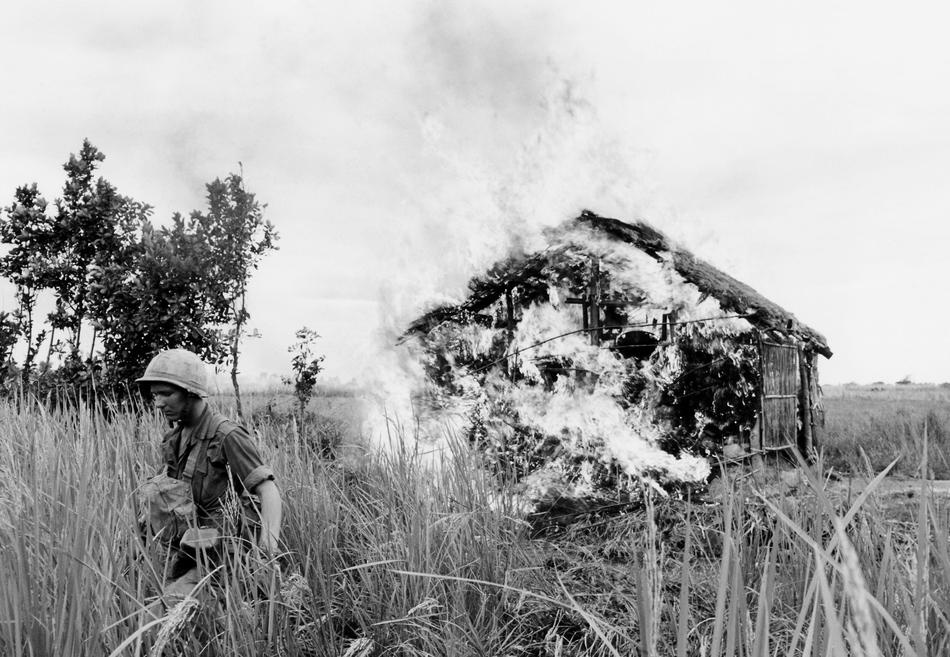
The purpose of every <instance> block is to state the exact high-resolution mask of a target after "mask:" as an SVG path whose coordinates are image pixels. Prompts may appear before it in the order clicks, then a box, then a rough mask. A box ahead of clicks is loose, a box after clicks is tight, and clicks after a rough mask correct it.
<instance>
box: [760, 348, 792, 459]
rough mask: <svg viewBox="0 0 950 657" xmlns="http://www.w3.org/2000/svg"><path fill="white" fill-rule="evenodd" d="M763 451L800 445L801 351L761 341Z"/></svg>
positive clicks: (761, 432) (761, 434) (761, 435)
mask: <svg viewBox="0 0 950 657" xmlns="http://www.w3.org/2000/svg"><path fill="white" fill-rule="evenodd" d="M760 356H761V360H760V363H761V368H762V370H761V374H762V417H761V418H760V426H761V431H760V438H761V441H762V445H761V448H762V449H779V448H783V447H791V446H797V445H798V422H799V410H798V403H799V392H800V390H801V376H800V373H799V363H798V359H799V350H798V347H797V346H794V345H785V344H778V343H775V342H766V341H764V340H763V341H762V342H761V343H760Z"/></svg>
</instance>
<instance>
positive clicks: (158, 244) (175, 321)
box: [94, 214, 229, 388]
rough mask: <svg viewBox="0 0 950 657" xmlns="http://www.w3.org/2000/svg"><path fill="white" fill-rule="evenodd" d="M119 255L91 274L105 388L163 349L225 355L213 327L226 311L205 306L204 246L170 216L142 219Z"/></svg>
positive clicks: (136, 372)
mask: <svg viewBox="0 0 950 657" xmlns="http://www.w3.org/2000/svg"><path fill="white" fill-rule="evenodd" d="M128 249H129V252H130V253H129V254H128V255H127V256H126V257H125V258H123V260H124V261H125V262H128V263H130V264H129V265H122V264H119V262H114V263H111V264H110V265H109V266H107V267H104V268H102V269H100V270H99V271H97V272H96V277H95V280H96V283H95V290H94V291H95V294H94V299H95V304H94V312H95V315H96V318H97V319H96V322H97V324H96V325H97V327H98V328H99V332H100V334H101V336H102V346H103V359H104V361H105V366H106V372H107V379H108V381H107V382H108V383H109V384H110V385H112V386H113V387H119V388H121V387H122V386H123V385H126V384H127V383H128V381H131V380H133V379H134V378H136V377H138V376H140V375H141V372H142V370H143V369H144V367H145V365H146V364H147V363H148V361H149V359H150V358H151V357H152V356H154V355H155V353H156V352H158V351H160V350H162V349H170V348H175V347H183V348H185V349H190V350H191V351H194V352H195V353H197V354H198V355H199V356H201V357H202V358H203V359H205V360H206V361H209V362H221V361H223V360H224V359H225V358H226V357H227V354H228V347H227V344H226V343H225V342H224V341H223V340H222V338H221V332H220V330H219V329H218V327H219V326H220V325H222V324H224V323H226V322H227V321H228V318H229V316H228V314H227V312H226V311H227V308H226V307H223V306H221V304H215V303H213V302H212V300H213V298H214V295H215V294H216V290H217V281H214V280H213V279H212V278H211V277H210V276H209V270H208V267H207V263H208V261H209V257H210V254H209V247H208V245H207V244H206V243H205V242H204V241H202V240H201V239H199V238H198V236H197V235H196V234H195V233H194V231H193V230H191V229H190V228H189V222H188V220H186V219H184V218H183V217H182V216H181V215H178V214H176V215H175V216H174V217H173V218H172V223H171V225H170V226H168V227H163V228H158V229H156V228H154V227H153V226H152V224H151V223H150V222H146V223H145V224H144V225H143V226H142V229H141V235H140V238H139V239H138V240H137V241H136V242H134V243H132V244H130V245H129V246H128Z"/></svg>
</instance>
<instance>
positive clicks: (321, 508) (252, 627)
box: [0, 389, 950, 657]
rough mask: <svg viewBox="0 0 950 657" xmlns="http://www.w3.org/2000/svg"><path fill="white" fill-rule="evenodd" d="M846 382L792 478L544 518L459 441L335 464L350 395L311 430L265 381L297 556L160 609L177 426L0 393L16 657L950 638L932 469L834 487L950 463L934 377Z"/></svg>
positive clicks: (765, 651) (671, 649)
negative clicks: (327, 455) (884, 472)
mask: <svg viewBox="0 0 950 657" xmlns="http://www.w3.org/2000/svg"><path fill="white" fill-rule="evenodd" d="M852 392H855V391H853V390H847V389H844V390H842V391H841V393H840V394H838V393H837V392H836V391H829V394H828V395H827V398H826V404H827V420H826V429H827V438H826V440H825V457H824V460H825V465H824V466H821V465H820V466H819V469H817V470H814V471H812V470H809V471H807V476H806V477H805V480H804V482H803V483H801V484H800V485H797V486H794V487H788V486H784V485H780V482H779V481H778V480H776V479H773V478H770V477H768V476H764V477H763V476H759V477H751V476H746V474H745V473H743V472H734V473H733V474H732V475H731V476H730V477H728V478H727V479H726V480H724V481H723V482H721V483H720V484H719V485H718V486H716V487H715V488H714V489H711V491H715V492H706V493H704V494H703V493H701V492H698V493H697V496H696V497H694V498H691V499H690V500H689V501H687V500H682V499H673V498H664V497H659V496H656V497H654V498H652V499H648V500H646V501H645V504H644V505H643V506H642V507H640V508H635V509H629V510H628V511H627V512H625V513H620V514H614V515H610V516H598V515H590V516H587V517H584V518H581V519H579V520H578V522H577V523H575V524H573V525H569V526H558V527H552V528H548V529H547V530H543V531H542V530H540V529H539V528H538V527H537V526H535V527H532V526H530V525H529V523H528V522H527V519H526V518H525V517H524V516H523V515H522V513H521V512H519V511H518V505H517V500H515V499H513V498H512V496H511V495H510V494H509V493H508V492H507V491H506V489H505V488H504V487H500V486H499V485H498V483H497V482H495V481H493V480H491V479H490V478H488V477H487V476H486V475H485V474H484V472H483V471H482V470H481V469H480V468H479V467H478V458H477V455H475V454H471V453H470V452H469V451H468V450H467V449H466V447H465V446H463V445H458V444H453V443H451V441H449V444H450V450H451V452H452V453H453V458H452V459H451V460H450V461H449V462H448V464H447V465H446V466H444V467H434V466H433V461H432V459H431V458H426V459H423V458H421V455H420V454H419V453H418V451H417V450H416V449H414V447H413V445H414V443H412V441H409V440H407V441H406V444H404V445H403V448H402V449H395V450H392V451H390V452H388V453H386V454H378V453H375V454H374V453H366V454H365V455H364V456H363V457H361V458H349V459H345V460H342V461H341V460H337V461H328V460H325V459H322V458H320V456H319V454H318V452H317V450H316V449H315V445H319V444H320V443H321V440H322V438H321V437H320V436H319V435H316V434H317V433H319V432H320V431H324V430H329V431H334V432H336V431H353V430H354V427H356V426H358V422H357V421H356V418H355V417H354V411H353V406H352V404H353V402H352V401H340V400H339V399H336V400H326V399H322V400H317V401H316V402H315V403H314V405H313V407H312V409H311V410H312V412H313V414H314V415H313V417H314V418H315V419H319V418H323V419H322V420H319V423H316V424H314V425H313V426H311V427H309V428H308V427H306V426H305V427H300V426H299V425H298V423H296V422H294V421H292V419H291V416H290V415H289V414H287V413H284V412H283V411H281V410H280V409H277V408H275V407H274V406H273V405H272V406H271V407H270V409H269V410H268V404H267V399H265V398H263V397H262V398H261V399H260V400H255V403H254V404H252V405H251V406H250V407H249V408H250V412H249V415H250V416H251V417H252V421H253V424H254V425H255V427H256V428H257V429H258V432H259V435H260V438H261V443H262V445H263V450H264V452H265V456H266V458H268V459H269V460H270V461H271V462H272V464H273V466H274V468H275V470H276V471H277V473H278V475H279V478H280V482H281V487H282V491H283V495H284V498H285V502H286V516H285V519H286V522H285V530H284V540H285V547H286V552H285V554H284V555H283V557H282V558H281V560H280V563H279V564H275V563H272V562H268V561H266V560H264V559H262V558H260V557H259V556H255V555H250V556H249V557H248V562H247V563H246V564H244V567H242V568H240V569H236V568H235V569H231V570H230V571H228V573H227V574H224V575H222V574H220V573H219V574H218V575H217V577H216V578H214V579H213V580H209V581H208V582H207V583H206V584H205V585H203V586H202V587H201V589H200V590H199V591H198V592H197V594H196V598H195V600H190V599H186V601H185V602H183V603H182V604H181V605H179V606H178V607H175V608H173V609H171V610H170V611H169V612H168V613H167V614H166V613H165V611H164V610H158V609H149V607H148V602H149V601H150V600H153V599H154V596H155V594H156V592H157V590H158V587H159V585H160V580H161V562H160V561H156V559H155V554H154V551H152V550H150V549H149V548H148V547H147V546H145V545H144V544H143V543H142V541H141V539H140V537H139V535H138V531H137V526H136V518H137V515H138V512H139V510H138V507H137V502H136V495H135V489H136V486H137V485H138V483H139V482H141V481H142V480H143V479H144V478H145V477H146V476H147V475H149V474H151V473H152V472H153V471H154V469H155V464H156V463H157V462H158V453H157V439H156V437H157V436H158V435H159V433H160V430H161V427H160V426H158V424H157V423H156V422H155V421H154V420H153V419H152V418H151V417H150V416H146V417H144V418H136V417H133V416H129V415H119V416H117V417H114V418H112V419H111V420H110V421H106V420H105V419H104V418H103V417H102V416H101V415H99V414H98V413H96V412H95V411H93V410H91V409H85V410H82V411H75V412H63V413H52V412H48V411H45V410H44V409H42V408H39V407H36V406H32V405H29V404H22V405H20V406H17V405H15V404H10V403H6V402H4V403H0V435H2V436H3V442H2V452H0V654H2V655H11V656H20V655H77V656H80V655H90V656H99V655H103V656H109V655H158V654H162V652H163V650H164V651H165V654H222V655H348V656H350V657H353V656H354V655H407V656H409V655H413V656H415V655H491V656H495V655H498V656H503V655H512V656H514V655H537V656H540V655H551V656H555V655H644V656H646V655H651V656H653V655H656V656H659V655H678V656H679V655H684V656H685V655H710V656H716V657H718V656H720V655H750V656H753V657H759V656H765V655H769V656H771V655H782V656H789V657H791V656H798V655H802V656H804V655H919V656H923V655H941V654H948V653H947V650H948V648H950V618H948V616H950V614H948V612H950V540H948V538H950V528H948V523H947V509H946V506H945V504H944V502H943V500H942V499H941V498H939V497H938V496H936V495H934V494H932V492H931V491H930V489H929V487H928V486H927V485H926V483H924V484H922V485H921V486H920V488H919V491H918V493H917V494H915V495H914V497H913V499H912V500H911V501H910V502H909V504H908V503H905V504H904V505H903V506H902V507H901V509H900V513H895V512H894V510H893V507H892V505H889V504H888V503H887V501H886V499H884V498H883V496H881V495H878V494H877V493H875V491H874V486H873V485H872V486H871V488H870V491H869V492H868V493H866V494H865V495H863V496H861V497H858V496H856V495H854V496H842V495H841V494H840V491H836V490H833V488H832V486H831V484H829V483H828V482H827V481H826V478H825V474H826V473H827V471H828V468H829V467H830V466H832V465H833V467H834V468H835V469H841V470H844V469H851V470H856V471H863V470H864V469H865V468H866V467H867V463H868V462H870V463H871V465H872V467H875V463H876V462H877V461H875V459H878V460H880V461H882V462H883V461H884V460H887V459H888V455H897V456H900V457H901V460H900V461H898V463H897V465H896V466H895V467H896V468H899V469H900V471H901V472H903V473H905V474H912V473H914V472H916V471H924V472H927V471H930V470H934V471H935V472H936V471H938V470H940V468H942V467H945V466H944V465H941V463H942V462H941V461H940V460H939V459H931V461H923V456H924V452H923V449H922V445H923V443H924V437H923V427H924V424H925V423H926V427H927V435H928V442H929V443H930V444H931V445H932V446H936V445H939V443H937V442H934V440H935V439H934V438H933V437H936V436H942V435H943V434H941V433H940V431H943V430H944V429H943V427H944V426H945V424H940V425H939V429H938V427H937V425H936V424H935V422H936V421H937V420H935V419H934V418H937V419H939V420H940V421H941V422H943V420H944V419H945V418H944V416H942V415H941V413H942V407H941V404H942V400H943V397H940V396H938V395H939V394H940V393H941V390H940V389H937V390H936V391H934V395H935V396H934V397H933V398H932V399H928V398H926V395H924V392H923V391H916V392H917V393H919V394H918V395H917V396H915V395H911V394H909V393H907V396H906V397H903V398H901V397H900V396H899V395H898V394H896V393H895V394H894V395H893V396H892V397H887V395H883V394H882V395H881V397H882V398H883V399H882V401H883V402H884V403H882V404H878V403H877V402H876V400H877V398H876V397H874V395H877V394H878V393H880V392H882V391H861V393H860V394H857V393H855V394H851V393H852ZM865 392H866V394H865ZM899 392H900V394H901V395H904V394H905V391H903V390H902V391H899ZM258 401H260V402H261V403H260V404H258V403H257V402H258ZM888 404H890V406H888ZM931 414H934V417H933V418H932V417H931ZM320 423H322V424H320ZM327 427H329V429H327ZM341 427H342V428H341ZM896 431H900V432H903V433H900V434H899V435H896V434H894V433H888V432H896ZM308 432H309V433H308ZM875 432H876V433H875ZM357 433H358V431H357ZM832 437H833V438H832ZM348 440H352V441H355V437H354V435H353V434H350V435H349V438H348ZM914 446H920V449H919V452H918V453H917V454H914V452H913V448H914ZM935 449H936V447H935ZM862 450H863V453H864V454H866V455H867V459H865V458H864V456H863V455H862ZM932 452H933V450H931V453H932ZM891 460H893V459H891ZM821 468H824V469H821ZM156 564H157V565H156ZM277 565H279V566H280V568H279V572H278V568H277V567H276V566H277ZM195 623H198V624H199V626H200V630H195V629H193V625H194V624H195Z"/></svg>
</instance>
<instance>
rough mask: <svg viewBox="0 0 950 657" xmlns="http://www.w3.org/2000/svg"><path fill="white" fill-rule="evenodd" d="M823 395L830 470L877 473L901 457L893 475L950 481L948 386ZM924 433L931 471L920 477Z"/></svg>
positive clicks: (832, 390)
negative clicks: (929, 476)
mask: <svg viewBox="0 0 950 657" xmlns="http://www.w3.org/2000/svg"><path fill="white" fill-rule="evenodd" d="M824 392H825V397H824V405H825V427H824V431H823V432H822V438H821V445H822V448H823V449H824V453H825V461H826V463H827V465H828V466H829V467H831V468H834V469H835V470H838V471H841V472H849V473H865V472H866V471H867V470H868V468H869V466H870V470H871V471H873V472H878V471H880V470H881V469H883V468H884V467H885V466H887V465H888V464H889V463H890V462H891V461H893V460H895V459H899V460H898V463H897V465H896V466H895V470H894V472H895V474H900V475H905V476H910V477H914V476H920V475H921V474H923V475H925V476H927V475H932V476H933V477H936V478H937V479H950V387H945V386H932V385H865V386H859V385H846V386H826V387H825V390H824ZM925 434H926V436H927V442H928V445H929V450H928V465H929V469H930V471H929V472H928V473H921V472H920V471H919V467H920V463H921V456H922V453H923V438H924V435H925Z"/></svg>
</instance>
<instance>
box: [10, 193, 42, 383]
mask: <svg viewBox="0 0 950 657" xmlns="http://www.w3.org/2000/svg"><path fill="white" fill-rule="evenodd" d="M14 199H15V200H14V202H13V204H12V205H10V206H9V207H8V208H5V215H6V216H5V217H4V218H3V219H2V220H0V241H2V242H3V243H4V244H7V245H9V247H10V248H9V249H8V250H7V252H6V253H5V254H4V255H3V257H0V275H3V276H5V277H6V278H7V279H8V280H9V281H10V282H11V283H13V285H14V288H15V290H16V292H15V294H16V300H17V308H16V311H15V312H14V314H13V317H12V320H13V322H14V324H15V330H14V332H13V333H14V336H13V339H14V344H15V342H16V340H17V338H22V339H23V340H24V342H25V343H26V353H25V355H24V357H23V366H22V367H21V369H20V374H21V377H22V382H23V385H24V387H27V386H29V384H30V376H31V374H32V371H33V361H34V359H35V356H36V353H37V351H38V350H39V347H40V345H41V344H42V343H43V341H44V340H45V338H46V331H45V330H40V331H38V332H37V333H36V335H34V330H35V318H34V311H35V309H36V302H37V297H38V295H39V292H40V289H41V287H42V285H43V282H44V281H45V280H46V278H47V275H46V270H47V268H48V266H49V249H50V243H51V241H52V238H53V235H52V233H53V225H52V221H51V220H50V218H49V217H48V216H47V214H46V207H47V204H46V199H44V198H43V197H42V196H40V193H39V191H38V189H37V186H36V183H33V184H32V185H30V186H26V185H24V186H22V187H19V188H17V190H16V193H15V196H14ZM12 347H13V344H11V345H10V349H7V350H6V351H5V360H6V359H7V358H9V357H10V356H11V354H12Z"/></svg>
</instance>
